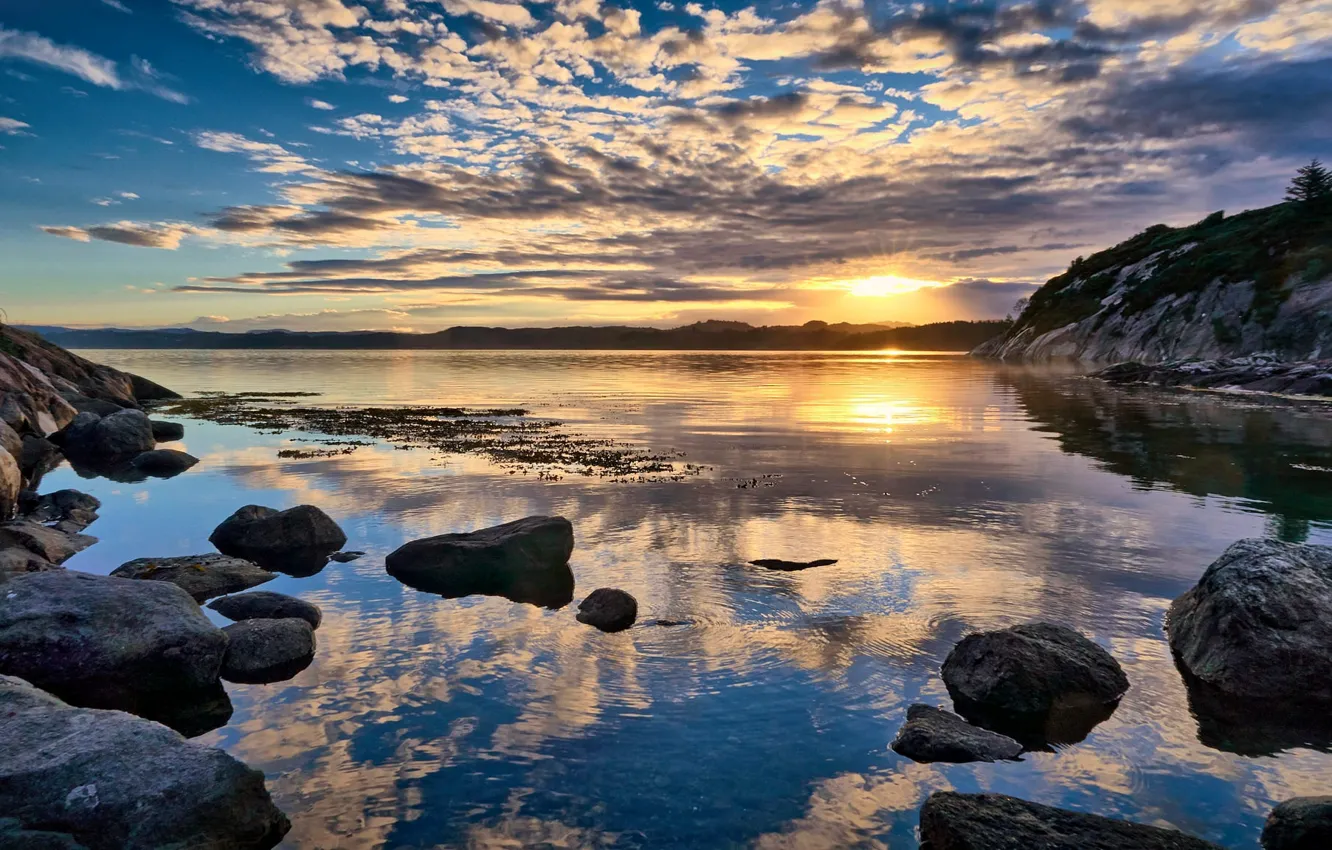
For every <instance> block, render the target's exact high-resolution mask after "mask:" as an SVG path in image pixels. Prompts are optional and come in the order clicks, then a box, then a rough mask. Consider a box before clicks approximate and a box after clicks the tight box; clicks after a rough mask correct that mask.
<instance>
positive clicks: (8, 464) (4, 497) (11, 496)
mask: <svg viewBox="0 0 1332 850" xmlns="http://www.w3.org/2000/svg"><path fill="white" fill-rule="evenodd" d="M22 489H23V473H21V472H19V465H18V461H17V460H15V459H14V456H13V455H11V454H10V453H9V452H6V451H0V520H7V519H9V518H10V517H12V516H13V515H14V514H15V512H16V511H18V503H19V492H20V491H21V490H22Z"/></svg>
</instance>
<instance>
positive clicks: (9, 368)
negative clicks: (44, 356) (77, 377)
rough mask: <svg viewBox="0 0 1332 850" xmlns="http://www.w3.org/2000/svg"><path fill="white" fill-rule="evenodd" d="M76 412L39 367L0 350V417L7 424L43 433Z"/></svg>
mask: <svg viewBox="0 0 1332 850" xmlns="http://www.w3.org/2000/svg"><path fill="white" fill-rule="evenodd" d="M75 413H76V411H75V410H74V408H73V407H72V406H70V404H69V402H67V401H65V400H64V399H63V398H61V397H60V393H59V390H57V388H56V387H55V386H54V385H53V384H52V383H51V379H50V378H48V377H47V376H46V375H44V374H43V373H42V371H41V370H40V369H37V368H35V367H33V366H30V365H28V364H27V363H24V362H23V361H22V360H20V359H18V358H15V357H11V356H10V355H8V354H5V353H0V419H3V420H4V421H5V423H6V424H8V425H9V427H11V428H13V429H14V430H15V431H17V432H18V433H20V434H36V435H39V436H45V435H47V434H50V433H53V432H55V431H58V430H60V429H61V428H63V427H64V426H65V425H66V424H67V423H68V422H69V421H70V420H71V419H73V418H74V414H75Z"/></svg>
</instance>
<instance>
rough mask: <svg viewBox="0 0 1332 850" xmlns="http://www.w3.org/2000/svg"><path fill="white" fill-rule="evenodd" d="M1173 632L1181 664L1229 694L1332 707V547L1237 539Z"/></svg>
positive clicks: (1177, 610)
mask: <svg viewBox="0 0 1332 850" xmlns="http://www.w3.org/2000/svg"><path fill="white" fill-rule="evenodd" d="M1167 631H1168V633H1169V637H1170V648H1171V649H1172V650H1173V651H1174V653H1175V658H1176V660H1177V661H1178V663H1179V664H1180V666H1181V667H1182V668H1183V669H1184V670H1185V671H1186V672H1187V673H1188V674H1189V675H1190V676H1192V677H1194V678H1196V679H1198V680H1199V681H1201V682H1203V683H1205V684H1206V685H1209V686H1211V687H1212V688H1215V689H1216V690H1218V691H1220V692H1222V693H1224V694H1230V695H1233V696H1237V697H1247V698H1251V699H1258V700H1273V701H1283V700H1284V701H1288V702H1290V703H1293V704H1301V705H1307V704H1310V703H1320V704H1328V705H1329V706H1332V547H1329V546H1301V545H1296V544H1293V543H1281V542H1279V541H1275V540H1241V541H1239V542H1238V543H1235V544H1234V545H1233V546H1231V547H1230V548H1229V549H1227V550H1226V551H1225V552H1224V553H1223V554H1222V555H1221V557H1220V558H1218V559H1217V560H1216V561H1214V562H1213V563H1212V565H1211V566H1209V567H1208V568H1207V571H1206V572H1205V573H1203V576H1202V578H1201V579H1199V580H1198V584H1197V585H1195V586H1194V587H1193V588H1192V589H1190V590H1189V591H1188V592H1187V593H1185V594H1184V595H1183V596H1181V597H1179V598H1178V599H1176V600H1175V601H1174V603H1173V604H1172V605H1171V606H1170V614H1169V617H1168V619H1167Z"/></svg>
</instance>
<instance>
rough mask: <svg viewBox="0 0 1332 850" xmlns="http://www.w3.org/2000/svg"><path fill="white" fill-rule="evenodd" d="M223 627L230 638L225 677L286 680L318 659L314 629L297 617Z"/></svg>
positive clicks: (242, 680) (249, 680) (224, 660)
mask: <svg viewBox="0 0 1332 850" xmlns="http://www.w3.org/2000/svg"><path fill="white" fill-rule="evenodd" d="M222 631H224V632H226V634H227V637H228V638H230V643H229V644H228V645H227V653H226V655H225V656H224V657H223V658H222V678H223V679H226V680H227V681H228V682H239V683H242V684H250V685H254V684H267V683H269V682H281V681H285V680H287V679H290V678H291V677H292V676H295V675H296V674H297V673H299V672H301V671H302V670H304V669H305V668H306V667H309V666H310V662H311V661H313V660H314V654H315V636H314V629H312V628H311V627H310V624H309V623H307V622H306V621H305V620H302V619H299V618H296V617H288V618H286V619H283V620H244V621H242V622H239V623H233V624H232V625H230V626H227V627H226V628H224V629H223V630H222Z"/></svg>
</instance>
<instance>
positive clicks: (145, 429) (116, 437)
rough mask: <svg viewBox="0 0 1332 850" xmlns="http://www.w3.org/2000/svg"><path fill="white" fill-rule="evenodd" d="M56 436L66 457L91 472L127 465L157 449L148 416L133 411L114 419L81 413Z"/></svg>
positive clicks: (123, 413)
mask: <svg viewBox="0 0 1332 850" xmlns="http://www.w3.org/2000/svg"><path fill="white" fill-rule="evenodd" d="M56 436H57V439H56V440H55V442H56V443H57V444H58V445H59V446H60V449H61V451H62V452H64V454H65V457H68V458H69V459H70V460H71V461H76V462H78V463H80V464H82V465H84V466H87V467H90V468H97V467H115V466H118V465H120V464H123V463H127V462H128V461H130V460H131V459H132V458H134V457H136V456H137V455H139V454H142V453H143V452H147V451H152V449H153V447H154V446H156V445H157V442H156V441H155V440H154V439H153V429H152V426H151V425H149V424H148V416H147V414H145V413H144V412H143V411H142V410H133V409H127V410H121V411H119V412H118V413H114V414H112V415H110V416H98V415H97V414H95V413H80V414H79V415H78V416H76V417H74V421H73V422H70V423H69V425H68V426H66V428H65V429H64V430H63V431H61V432H60V433H59V434H58V435H56Z"/></svg>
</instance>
